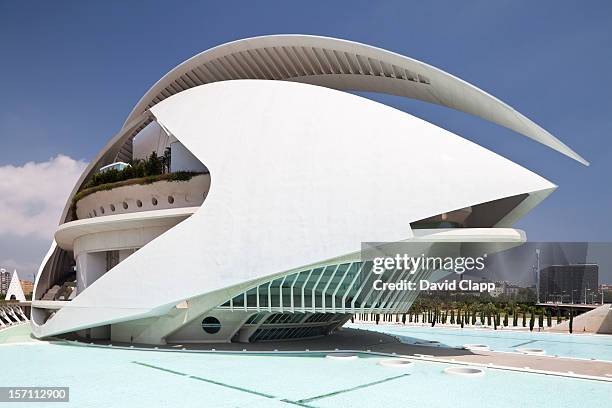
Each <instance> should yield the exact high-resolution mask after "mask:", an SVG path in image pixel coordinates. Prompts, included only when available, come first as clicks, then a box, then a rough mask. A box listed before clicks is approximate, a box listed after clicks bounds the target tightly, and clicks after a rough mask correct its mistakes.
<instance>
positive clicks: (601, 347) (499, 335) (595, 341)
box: [346, 324, 612, 361]
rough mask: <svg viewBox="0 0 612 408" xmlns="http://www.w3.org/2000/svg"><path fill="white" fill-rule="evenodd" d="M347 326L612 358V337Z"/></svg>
mask: <svg viewBox="0 0 612 408" xmlns="http://www.w3.org/2000/svg"><path fill="white" fill-rule="evenodd" d="M346 327H353V328H359V329H366V330H374V331H379V332H384V333H389V334H394V335H396V336H398V337H400V339H401V340H402V341H403V342H406V343H415V342H418V341H424V340H434V341H438V342H440V345H441V347H444V346H447V347H461V346H463V345H464V344H486V345H488V346H489V347H490V349H491V350H494V351H515V349H516V348H517V347H528V348H541V349H544V350H546V354H547V355H558V356H561V357H577V358H587V359H590V358H594V359H597V360H608V361H612V336H603V335H601V336H592V335H584V334H573V335H570V334H557V333H538V332H527V331H525V332H524V331H512V330H497V331H493V330H489V329H460V328H457V329H454V328H440V327H424V326H400V325H372V324H347V325H346Z"/></svg>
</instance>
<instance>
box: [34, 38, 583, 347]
mask: <svg viewBox="0 0 612 408" xmlns="http://www.w3.org/2000/svg"><path fill="white" fill-rule="evenodd" d="M347 91H349V92H350V91H368V92H379V93H387V94H393V95H399V96H403V97H407V98H414V99H419V100H422V101H427V102H430V103H435V104H439V105H442V106H446V107H449V108H452V109H456V110H460V111H463V112H466V113H469V114H472V115H476V116H479V117H481V118H483V119H485V120H488V121H491V122H494V123H496V124H499V125H501V126H505V127H507V128H509V129H512V130H514V131H515V132H517V133H519V134H522V135H524V136H526V137H528V138H531V139H533V140H535V141H538V142H540V143H543V144H544V145H547V146H549V147H550V148H552V149H555V150H557V151H559V152H561V153H563V154H565V155H567V156H569V157H571V158H573V159H575V160H577V161H579V162H581V163H584V164H588V163H587V162H586V161H585V160H584V159H582V158H581V157H580V156H579V155H578V154H577V153H575V152H574V151H573V150H571V149H570V148H569V147H568V146H566V145H565V144H563V143H562V142H561V141H559V140H558V139H556V138H555V137H554V136H552V135H551V134H550V133H548V132H547V131H546V130H544V129H542V128H541V127H540V126H538V125H537V124H535V123H534V122H532V121H531V120H529V119H528V118H526V117H525V116H523V115H522V114H520V113H519V112H517V111H516V110H514V109H513V108H511V107H510V106H508V105H506V104H505V103H503V102H501V101H500V100H499V99H497V98H495V97H493V96H491V95H489V94H487V93H485V92H483V91H482V90H480V89H478V88H476V87H475V86H473V85H470V84H469V83H467V82H465V81H462V80H461V79H458V78H456V77H454V76H452V75H450V74H448V73H446V72H443V71H441V70H439V69H437V68H434V67H432V66H430V65H427V64H425V63H422V62H420V61H416V60H414V59H411V58H408V57H405V56H402V55H398V54H395V53H393V52H389V51H386V50H382V49H379V48H375V47H371V46H368V45H364V44H359V43H355V42H351V41H344V40H339V39H334V38H325V37H316V36H305V35H278V36H264V37H257V38H249V39H244V40H239V41H235V42H231V43H228V44H224V45H220V46H218V47H215V48H213V49H210V50H207V51H205V52H202V53H201V54H198V55H196V56H194V57H193V58H191V59H189V60H187V61H185V62H183V63H182V64H180V65H178V66H177V67H176V68H174V69H173V70H172V71H170V72H169V73H168V74H166V75H165V76H164V77H163V78H161V79H160V80H159V81H158V82H157V83H156V84H155V85H154V86H153V87H152V88H151V89H150V90H149V91H148V92H147V93H146V94H145V95H144V96H143V97H142V99H141V100H140V101H139V102H138V103H137V104H136V106H135V107H134V109H133V110H132V112H131V113H130V114H129V116H128V117H127V120H126V121H125V123H124V125H123V127H122V128H121V130H120V131H119V132H118V133H117V134H116V135H114V136H112V137H111V138H110V141H109V142H108V144H107V145H106V146H105V147H104V148H103V149H102V150H101V152H100V153H99V154H98V156H97V157H96V158H95V159H94V160H93V161H92V162H91V164H90V165H89V166H88V167H87V169H86V170H85V171H84V173H83V175H82V176H81V178H80V180H79V181H78V182H77V185H76V186H75V188H74V190H73V192H72V194H71V195H70V197H68V200H67V202H66V207H65V210H64V212H63V215H62V218H61V220H60V225H59V227H58V229H57V232H56V233H55V240H54V242H53V244H52V245H51V248H50V249H49V252H48V254H47V256H46V257H45V259H44V261H43V263H42V265H41V267H40V270H39V272H38V275H37V278H36V282H35V289H34V294H33V302H32V327H33V332H34V334H35V335H36V336H37V337H48V336H56V335H63V334H67V333H76V334H78V335H80V336H83V337H87V338H97V339H110V340H112V341H114V342H133V343H148V344H171V343H185V342H229V341H240V342H249V341H250V342H254V341H266V340H279V339H291V338H305V337H312V336H318V335H323V334H328V333H330V332H332V331H333V330H335V329H336V328H338V327H340V326H342V325H343V324H344V323H345V322H346V321H347V320H348V319H349V318H350V316H351V315H352V314H354V313H391V312H403V311H406V310H407V309H408V308H409V307H410V305H411V304H412V302H413V301H414V299H415V297H416V296H417V292H414V291H404V292H398V291H395V292H387V291H373V290H372V281H373V279H374V277H373V276H372V274H371V272H370V271H369V269H368V265H367V262H362V260H361V257H360V250H361V243H362V242H364V241H378V242H390V241H411V242H415V243H418V244H419V245H422V250H423V251H424V252H427V253H435V252H436V250H437V248H438V247H439V246H440V245H444V246H446V247H448V246H449V245H456V250H457V252H458V253H460V252H461V243H464V242H483V241H486V242H511V243H515V244H516V243H520V242H523V241H525V239H526V238H525V234H524V233H523V232H522V231H519V230H516V229H513V228H512V225H513V224H514V223H515V222H516V221H517V220H518V219H519V218H521V217H522V216H523V215H525V214H526V213H527V212H528V211H530V210H531V209H532V208H534V207H535V206H536V205H538V204H539V203H540V202H541V201H542V200H543V199H545V198H546V197H547V196H548V195H549V194H550V193H551V192H552V191H553V190H554V189H555V185H553V184H552V183H550V182H549V181H547V180H545V179H544V178H542V177H540V176H538V175H537V174H534V173H532V172H530V171H529V170H527V169H525V168H523V167H521V166H519V165H517V164H515V163H513V162H511V161H509V160H507V159H505V158H503V157H501V156H499V155H497V154H495V153H493V152H491V151H489V150H487V149H485V148H483V147H481V146H478V145H476V144H474V143H472V142H470V141H467V140H466V139H464V138H462V137H460V136H458V135H455V134H453V133H451V132H448V131H446V130H444V129H442V128H440V127H437V126H435V125H433V124H431V123H428V122H426V121H424V120H421V119H419V118H416V117H414V116H411V115H410V114H408V113H405V112H401V111H398V110H396V109H393V108H391V107H389V106H385V105H382V104H380V103H377V102H374V101H372V100H368V99H366V98H363V97H360V96H356V95H354V94H351V93H349V92H347ZM152 151H155V153H156V154H157V155H158V156H159V157H164V158H165V160H166V161H165V166H167V170H166V176H165V177H157V178H148V179H146V178H144V179H143V178H140V179H138V178H135V179H132V180H126V181H120V182H117V183H111V184H105V185H102V186H97V187H93V188H92V187H91V185H90V184H88V183H90V181H91V180H92V179H94V178H95V177H96V176H95V175H96V174H100V173H98V172H99V169H101V168H104V167H105V166H108V165H111V164H113V163H119V162H121V163H135V161H137V160H139V159H145V158H147V157H148V156H149V155H150V154H151V152H152ZM122 168H123V169H124V170H122V171H126V170H125V169H126V168H128V166H123V167H122ZM185 171H187V172H190V173H187V174H188V175H189V176H188V177H183V178H180V179H176V178H173V177H172V175H173V174H179V173H180V172H185ZM107 173H109V171H106V172H104V174H107ZM424 277H426V276H422V275H419V274H417V275H414V276H412V277H410V278H411V279H421V278H424ZM389 278H391V277H389ZM395 278H398V279H401V278H406V277H405V276H401V273H400V274H399V275H398V276H396V277H395Z"/></svg>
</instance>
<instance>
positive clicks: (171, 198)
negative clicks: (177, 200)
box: [168, 196, 174, 204]
mask: <svg viewBox="0 0 612 408" xmlns="http://www.w3.org/2000/svg"><path fill="white" fill-rule="evenodd" d="M168 204H174V197H172V196H168Z"/></svg>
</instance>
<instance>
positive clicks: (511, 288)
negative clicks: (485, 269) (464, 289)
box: [489, 281, 520, 298]
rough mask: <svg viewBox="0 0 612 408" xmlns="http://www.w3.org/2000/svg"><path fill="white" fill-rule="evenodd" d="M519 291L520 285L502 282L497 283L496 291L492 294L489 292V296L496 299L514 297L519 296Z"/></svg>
mask: <svg viewBox="0 0 612 408" xmlns="http://www.w3.org/2000/svg"><path fill="white" fill-rule="evenodd" d="M519 289H520V286H518V285H515V284H513V283H510V282H506V281H501V282H495V289H494V290H493V291H492V292H489V294H490V295H491V296H492V297H495V298H496V297H499V296H501V295H504V296H508V297H513V296H516V295H518V293H519Z"/></svg>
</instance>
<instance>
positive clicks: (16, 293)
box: [4, 269, 26, 302]
mask: <svg viewBox="0 0 612 408" xmlns="http://www.w3.org/2000/svg"><path fill="white" fill-rule="evenodd" d="M4 300H18V301H20V302H25V300H26V298H25V295H24V294H23V288H22V287H21V281H20V280H19V275H18V274H17V269H15V270H14V271H13V277H12V278H11V283H10V284H9V287H8V290H7V291H6V296H5V297H4Z"/></svg>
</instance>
